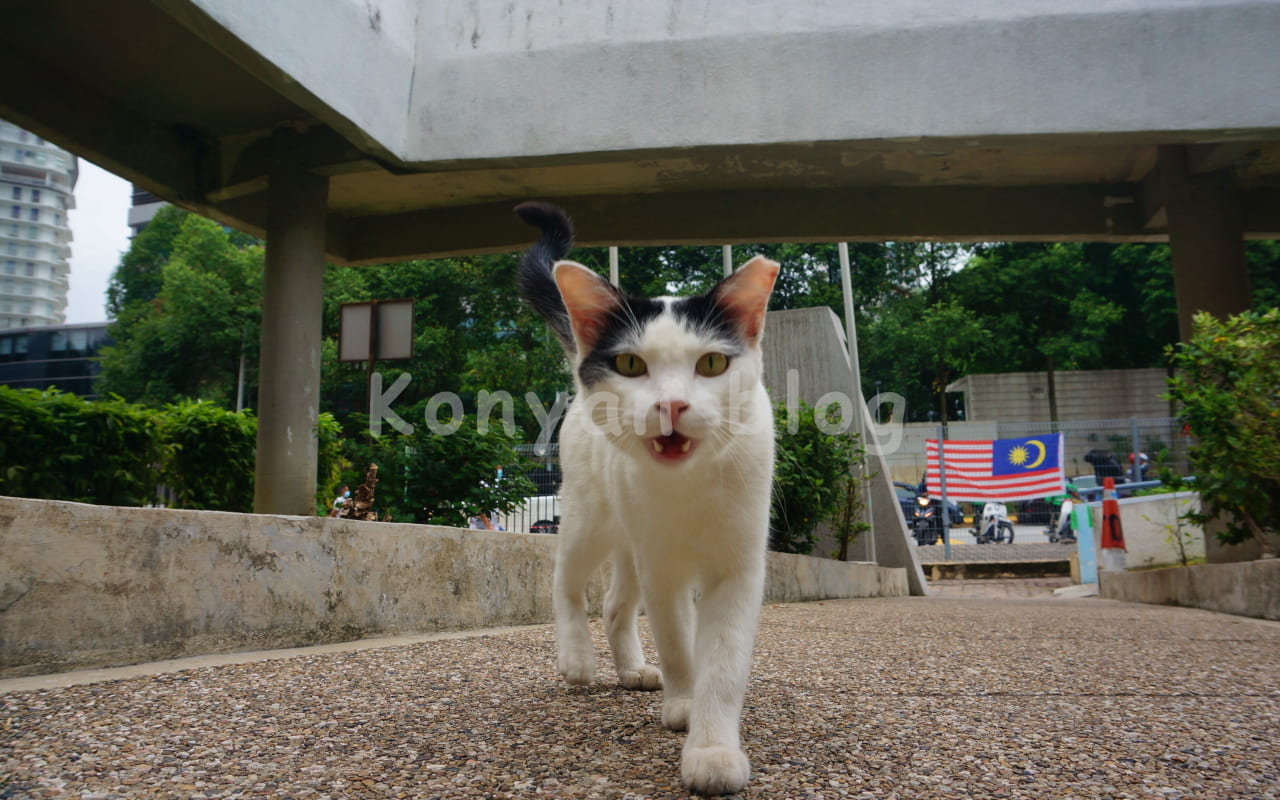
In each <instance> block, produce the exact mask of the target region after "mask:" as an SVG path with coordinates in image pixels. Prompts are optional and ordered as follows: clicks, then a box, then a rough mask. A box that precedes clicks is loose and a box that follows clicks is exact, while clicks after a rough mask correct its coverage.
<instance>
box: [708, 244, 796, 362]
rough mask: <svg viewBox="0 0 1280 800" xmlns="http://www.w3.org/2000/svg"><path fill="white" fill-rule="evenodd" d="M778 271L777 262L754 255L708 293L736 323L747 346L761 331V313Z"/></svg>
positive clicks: (756, 340)
mask: <svg viewBox="0 0 1280 800" xmlns="http://www.w3.org/2000/svg"><path fill="white" fill-rule="evenodd" d="M778 270H779V266H778V262H776V261H771V260H770V259H767V258H765V257H764V256H756V257H755V258H753V259H751V260H750V261H748V262H747V263H745V264H743V265H742V266H741V267H739V268H738V271H737V272H735V273H733V274H732V275H730V276H729V277H727V278H725V279H724V280H723V281H721V282H720V284H719V285H718V286H716V288H715V289H714V290H712V293H711V299H712V300H714V301H715V303H716V305H718V306H719V307H720V308H722V309H724V310H725V312H726V313H727V314H728V315H729V316H730V317H732V318H733V319H734V321H736V322H737V323H738V330H739V331H740V332H741V333H742V337H743V338H744V339H746V340H747V342H748V343H749V344H752V345H754V344H755V343H756V342H758V341H759V340H760V334H761V333H763V332H764V313H765V311H767V310H768V308H769V295H770V294H771V293H772V292H773V282H774V281H775V280H776V279H777V277H778Z"/></svg>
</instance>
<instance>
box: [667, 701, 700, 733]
mask: <svg viewBox="0 0 1280 800" xmlns="http://www.w3.org/2000/svg"><path fill="white" fill-rule="evenodd" d="M692 704H693V703H692V701H690V700H689V698H687V697H676V698H672V699H669V700H664V701H663V702H662V724H663V725H665V726H666V727H667V729H668V730H673V731H683V730H688V729H689V706H691V705H692Z"/></svg>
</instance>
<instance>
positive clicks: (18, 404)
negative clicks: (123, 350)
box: [0, 386, 164, 506]
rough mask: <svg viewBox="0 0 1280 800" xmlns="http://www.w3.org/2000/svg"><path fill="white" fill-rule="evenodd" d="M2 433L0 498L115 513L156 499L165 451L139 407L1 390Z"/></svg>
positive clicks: (48, 392)
mask: <svg viewBox="0 0 1280 800" xmlns="http://www.w3.org/2000/svg"><path fill="white" fill-rule="evenodd" d="M0 426H3V428H4V431H5V435H4V437H2V438H0V493H3V494H7V495H12V496H16V497H35V498H42V499H51V500H53V499H56V500H72V501H76V502H82V503H98V504H102V505H120V506H137V505H143V504H144V503H148V502H151V501H152V500H153V499H154V497H155V488H156V483H157V478H158V476H159V467H160V464H161V461H162V455H163V451H164V446H163V444H162V441H161V438H160V435H159V432H158V426H157V424H156V419H155V417H154V415H153V414H152V413H151V412H149V411H148V410H146V409H144V408H142V407H140V406H135V405H131V404H129V403H126V402H124V401H123V400H120V399H119V398H114V397H113V398H111V399H107V400H97V401H92V402H90V401H85V400H82V399H80V398H79V397H76V396H75V395H71V394H65V393H62V392H59V391H57V390H56V389H49V390H44V391H40V390H36V389H14V388H11V387H8V386H0Z"/></svg>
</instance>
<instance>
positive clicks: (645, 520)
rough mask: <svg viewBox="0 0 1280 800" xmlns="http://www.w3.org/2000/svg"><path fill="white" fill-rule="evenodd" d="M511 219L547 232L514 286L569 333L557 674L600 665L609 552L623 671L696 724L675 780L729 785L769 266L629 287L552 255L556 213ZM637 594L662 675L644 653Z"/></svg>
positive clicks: (524, 208)
mask: <svg viewBox="0 0 1280 800" xmlns="http://www.w3.org/2000/svg"><path fill="white" fill-rule="evenodd" d="M516 213H517V214H518V215H519V216H520V217H521V219H523V220H524V221H525V222H527V223H529V224H530V225H533V226H535V227H537V228H539V229H540V230H541V231H542V237H541V239H540V240H539V241H538V243H537V244H535V245H534V246H533V247H532V248H531V249H529V251H528V252H526V253H525V254H524V256H523V258H522V260H521V262H520V271H519V283H520V289H521V292H522V293H523V294H524V296H525V298H526V299H527V300H528V301H529V302H530V304H531V305H532V306H533V307H534V308H535V309H537V311H538V312H539V313H541V314H542V315H543V316H544V317H546V319H547V320H548V322H549V323H550V326H551V329H552V330H553V331H554V332H555V334H556V335H557V337H558V338H559V339H560V341H561V343H562V344H563V345H564V348H565V350H566V352H567V353H568V355H569V359H570V362H571V363H572V366H573V373H574V383H575V386H576V396H575V399H574V401H573V403H572V405H571V406H570V409H569V412H568V413H567V415H566V416H565V420H564V424H563V426H562V428H561V431H560V459H561V466H562V469H563V471H564V484H563V487H562V489H561V509H562V512H563V513H562V517H561V524H560V542H559V550H558V552H557V556H556V571H555V589H554V592H555V598H554V601H555V611H556V642H557V646H558V649H559V656H558V665H559V671H560V674H561V675H562V676H563V677H564V679H565V680H566V681H568V682H569V683H571V684H575V685H579V684H587V683H590V682H591V681H592V680H593V678H594V676H595V655H594V648H593V646H592V642H591V637H590V633H589V631H588V628H587V613H586V599H585V589H586V586H587V582H588V581H589V580H590V578H591V577H592V575H593V574H594V573H595V571H596V569H597V568H598V567H599V566H600V565H601V564H602V563H603V562H604V561H605V560H606V559H611V560H612V566H613V578H612V581H611V583H610V585H609V588H608V591H607V593H606V596H605V608H604V614H605V626H606V632H607V635H608V639H609V646H610V648H611V649H612V651H613V661H614V665H615V666H616V668H617V673H618V679H619V681H620V682H621V683H622V685H623V686H625V687H627V688H630V689H658V688H662V689H663V698H662V722H663V724H664V725H666V726H667V727H668V728H670V729H672V730H685V729H688V732H689V733H688V738H687V739H686V741H685V745H684V752H683V757H682V760H681V765H680V774H681V777H682V779H683V780H684V783H685V785H686V786H688V787H689V788H691V789H695V790H697V791H700V792H704V793H707V794H722V793H731V792H736V791H738V790H740V789H741V788H742V787H743V786H744V785H745V784H746V783H747V779H748V777H749V776H750V766H749V764H748V761H747V757H746V755H745V754H744V753H743V752H742V748H741V744H740V741H739V732H738V731H739V724H740V719H741V716H742V702H743V696H744V694H745V692H746V687H747V677H748V673H749V671H750V666H751V651H752V646H753V644H754V641H755V633H756V621H757V618H758V615H759V609H760V604H761V602H762V599H763V597H762V595H763V588H764V574H765V550H766V545H767V541H768V522H769V499H770V488H771V485H772V484H771V481H772V476H773V450H774V442H773V436H774V432H773V430H774V429H773V408H772V406H771V404H770V401H769V397H768V395H767V394H766V393H765V390H764V386H763V384H762V382H761V375H762V362H761V350H760V339H761V335H762V333H763V331H764V318H765V310H766V307H767V306H768V302H769V295H770V293H771V292H772V290H773V283H774V280H775V278H776V277H777V274H778V265H777V264H776V263H775V262H773V261H770V260H768V259H766V258H762V257H759V256H757V257H756V258H753V259H751V260H750V261H748V262H747V263H746V264H744V265H743V266H742V267H741V268H740V269H739V270H738V271H737V272H736V273H734V274H733V275H731V276H730V277H728V278H725V279H724V280H723V281H722V282H720V283H719V284H718V285H717V286H716V287H715V288H713V289H712V290H710V291H709V292H706V293H705V294H701V295H696V296H693V297H686V298H679V299H676V298H669V297H661V298H656V299H647V298H636V297H629V296H627V295H624V294H622V293H620V292H619V291H618V290H617V289H615V288H614V287H613V286H612V285H610V284H609V283H608V282H606V281H605V280H604V279H602V278H601V277H600V276H598V275H596V274H595V273H594V272H592V271H591V270H589V269H587V268H586V267H584V266H582V265H581V264H577V263H575V262H573V261H564V260H561V259H563V258H564V257H565V256H566V255H568V252H569V249H570V247H571V246H572V243H573V228H572V224H571V223H570V221H569V218H568V217H566V216H565V214H564V212H562V211H561V210H560V209H558V208H555V207H553V206H550V205H546V204H543V203H525V204H522V205H520V206H518V207H517V208H516ZM695 601H696V602H695ZM641 606H643V607H644V610H645V613H646V615H647V616H648V619H649V625H650V628H651V629H652V631H653V635H654V640H655V644H656V646H657V651H658V658H659V660H660V662H661V665H662V670H661V672H659V670H658V669H657V668H656V667H654V666H652V665H650V664H646V663H645V660H644V656H643V653H642V651H641V646H640V639H639V636H638V633H637V628H636V616H637V613H638V611H639V609H640V607H641Z"/></svg>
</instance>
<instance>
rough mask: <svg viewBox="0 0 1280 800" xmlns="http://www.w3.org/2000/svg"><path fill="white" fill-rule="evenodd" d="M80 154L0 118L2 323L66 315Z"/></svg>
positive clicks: (52, 320)
mask: <svg viewBox="0 0 1280 800" xmlns="http://www.w3.org/2000/svg"><path fill="white" fill-rule="evenodd" d="M78 174H79V165H78V162H77V161H76V157H75V156H74V155H72V154H71V153H68V152H67V151H66V150H63V149H62V148H60V147H56V146H55V145H53V144H51V143H49V142H46V141H45V140H44V139H41V138H40V137H39V136H36V135H35V134H34V133H31V132H29V131H25V130H23V129H22V128H19V127H18V126H17V125H14V124H12V123H10V122H6V121H4V120H0V329H3V328H26V327H31V326H35V325H57V324H60V323H61V322H63V321H64V320H65V319H66V308H67V287H68V278H69V274H70V272H71V265H70V263H69V261H68V259H69V258H70V257H71V226H70V224H69V222H68V219H67V211H69V210H70V209H72V208H75V195H74V194H72V191H73V189H74V188H75V185H76V177H77V175H78Z"/></svg>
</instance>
